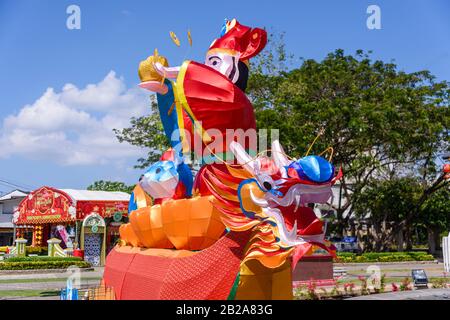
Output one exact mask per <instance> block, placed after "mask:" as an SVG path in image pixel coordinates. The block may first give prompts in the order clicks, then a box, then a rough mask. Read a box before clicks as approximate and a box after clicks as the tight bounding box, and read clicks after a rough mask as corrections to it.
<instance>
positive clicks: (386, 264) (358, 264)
mask: <svg viewBox="0 0 450 320" xmlns="http://www.w3.org/2000/svg"><path fill="white" fill-rule="evenodd" d="M376 264H381V265H383V266H388V265H396V264H439V261H438V260H433V261H397V262H378V261H373V262H349V263H345V262H333V265H334V266H339V267H345V266H350V267H358V266H373V265H376Z"/></svg>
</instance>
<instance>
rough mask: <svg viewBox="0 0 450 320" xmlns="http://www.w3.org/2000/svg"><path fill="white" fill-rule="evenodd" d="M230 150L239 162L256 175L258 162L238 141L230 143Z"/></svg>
mask: <svg viewBox="0 0 450 320" xmlns="http://www.w3.org/2000/svg"><path fill="white" fill-rule="evenodd" d="M230 150H231V152H233V154H234V156H235V157H236V160H237V162H238V163H239V164H240V165H242V166H243V167H244V168H245V169H246V170H247V171H248V172H250V173H252V174H253V175H254V174H255V170H257V169H258V161H257V160H255V159H253V158H252V157H250V155H249V154H248V153H247V152H245V149H244V148H243V147H242V146H241V145H240V144H239V143H237V142H236V141H232V142H231V143H230Z"/></svg>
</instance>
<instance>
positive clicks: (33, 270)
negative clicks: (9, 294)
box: [0, 267, 95, 275]
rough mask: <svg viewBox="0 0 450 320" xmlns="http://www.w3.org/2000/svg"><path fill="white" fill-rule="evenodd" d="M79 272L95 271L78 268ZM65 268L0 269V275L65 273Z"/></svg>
mask: <svg viewBox="0 0 450 320" xmlns="http://www.w3.org/2000/svg"><path fill="white" fill-rule="evenodd" d="M80 271H81V272H89V271H95V269H94V268H92V267H90V268H80ZM65 272H67V268H66V269H30V270H0V275H4V274H40V273H65Z"/></svg>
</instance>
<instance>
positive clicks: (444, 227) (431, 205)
mask: <svg viewBox="0 0 450 320" xmlns="http://www.w3.org/2000/svg"><path fill="white" fill-rule="evenodd" d="M420 211H421V213H420V215H419V218H418V221H417V225H418V226H421V227H423V228H425V229H426V231H427V240H428V248H429V251H430V253H432V254H434V253H436V251H437V249H438V248H439V246H440V243H441V237H440V235H441V234H442V233H444V232H445V233H446V235H447V234H448V231H449V230H450V189H449V188H442V189H440V190H438V191H437V192H435V193H433V194H432V195H431V196H430V197H429V199H428V200H426V201H425V202H424V203H423V205H422V206H421V208H420Z"/></svg>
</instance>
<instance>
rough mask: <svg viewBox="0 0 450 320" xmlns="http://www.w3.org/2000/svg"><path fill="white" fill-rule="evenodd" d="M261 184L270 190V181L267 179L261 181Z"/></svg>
mask: <svg viewBox="0 0 450 320" xmlns="http://www.w3.org/2000/svg"><path fill="white" fill-rule="evenodd" d="M263 186H264V188H265V189H266V190H267V191H270V190H272V185H271V184H270V182H268V181H264V182H263Z"/></svg>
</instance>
